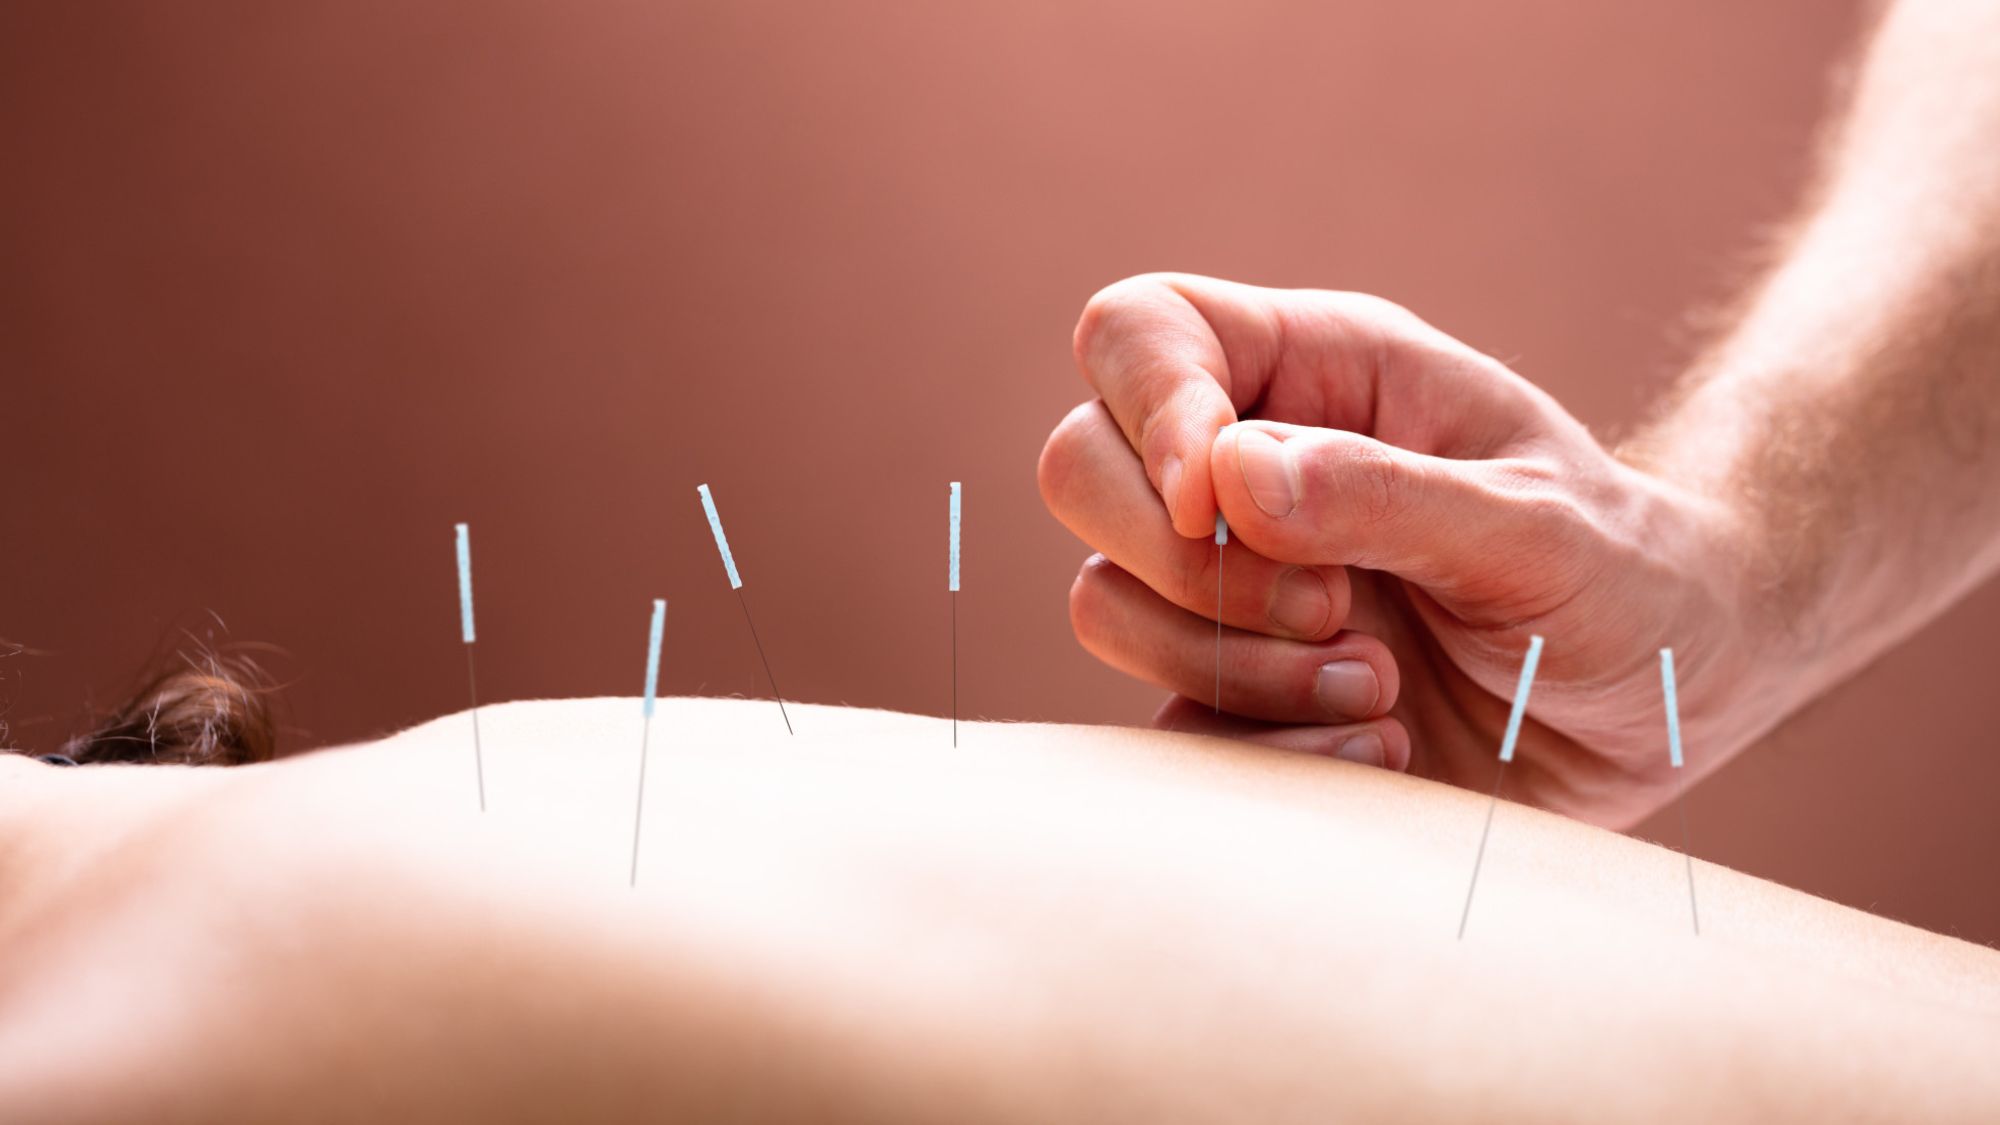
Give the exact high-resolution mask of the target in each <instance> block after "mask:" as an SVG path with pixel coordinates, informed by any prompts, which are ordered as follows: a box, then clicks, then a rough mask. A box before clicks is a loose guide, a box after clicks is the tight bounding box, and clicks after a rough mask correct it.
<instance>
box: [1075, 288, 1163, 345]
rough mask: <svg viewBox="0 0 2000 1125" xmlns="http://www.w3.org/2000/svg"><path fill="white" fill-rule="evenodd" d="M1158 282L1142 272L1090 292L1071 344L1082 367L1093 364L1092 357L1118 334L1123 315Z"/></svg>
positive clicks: (1078, 319)
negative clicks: (1117, 330)
mask: <svg viewBox="0 0 2000 1125" xmlns="http://www.w3.org/2000/svg"><path fill="white" fill-rule="evenodd" d="M1157 284H1158V278H1157V276H1156V275H1153V274H1140V275H1138V276H1136V277H1128V278H1125V279H1123V280H1121V281H1114V282H1112V283H1111V284H1109V285H1107V286H1105V287H1104V288H1102V289H1099V290H1098V291H1097V292H1095V293H1093V294H1091V295H1090V300H1088V301H1085V302H1084V303H1083V314H1082V315H1081V316H1079V317H1078V318H1077V321H1076V331H1075V332H1074V333H1073V334H1072V335H1071V337H1070V347H1071V350H1072V351H1073V352H1074V354H1075V355H1076V362H1077V364H1078V365H1079V366H1083V367H1088V366H1090V363H1091V360H1092V357H1094V356H1096V355H1097V354H1098V353H1099V351H1100V350H1101V346H1102V345H1103V344H1104V343H1105V341H1106V340H1107V339H1108V338H1109V337H1110V336H1112V335H1114V334H1115V331H1116V329H1117V327H1118V325H1119V322H1120V321H1121V320H1122V319H1123V318H1124V314H1125V313H1126V312H1127V311H1128V310H1129V309H1130V308H1131V307H1132V306H1133V304H1134V303H1135V302H1137V301H1138V300H1140V299H1141V295H1142V294H1143V293H1144V292H1145V291H1146V290H1147V289H1149V288H1151V287H1153V286H1155V285H1157Z"/></svg>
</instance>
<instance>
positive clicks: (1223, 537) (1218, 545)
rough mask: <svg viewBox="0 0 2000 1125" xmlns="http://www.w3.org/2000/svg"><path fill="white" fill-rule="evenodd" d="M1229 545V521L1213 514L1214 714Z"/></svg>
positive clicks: (1219, 687) (1219, 694) (1219, 710)
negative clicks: (1225, 556)
mask: <svg viewBox="0 0 2000 1125" xmlns="http://www.w3.org/2000/svg"><path fill="white" fill-rule="evenodd" d="M1228 544H1229V521H1228V520H1225V519H1223V518H1222V513H1221V512H1217V513H1215V713H1216V714H1217V715H1220V714H1222V548H1223V547H1225V546H1227V545H1228Z"/></svg>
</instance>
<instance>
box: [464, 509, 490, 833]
mask: <svg viewBox="0 0 2000 1125" xmlns="http://www.w3.org/2000/svg"><path fill="white" fill-rule="evenodd" d="M457 531H458V618H459V629H460V632H461V633H463V635H464V637H465V692H466V696H467V697H468V698H469V699H470V701H471V708H470V710H471V714H472V769H473V773H474V776H476V777H477V778H478V779H479V811H480V812H485V811H486V760H485V755H484V753H483V752H482V751H481V750H480V748H479V675H478V673H477V671H476V670H475V669H474V668H473V662H472V642H473V639H474V633H473V629H472V538H471V533H470V532H469V531H468V530H467V528H466V525H464V524H462V523H461V524H458V525H457Z"/></svg>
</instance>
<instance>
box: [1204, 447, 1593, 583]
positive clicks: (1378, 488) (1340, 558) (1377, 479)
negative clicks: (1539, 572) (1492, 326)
mask: <svg viewBox="0 0 2000 1125" xmlns="http://www.w3.org/2000/svg"><path fill="white" fill-rule="evenodd" d="M1209 467H1210V472H1211V474H1212V476H1213V479H1214V481H1215V492H1216V500H1217V503H1218V504H1219V506H1220V507H1221V508H1222V512H1223V515H1224V517H1225V518H1227V519H1228V521H1229V526H1230V530H1231V531H1233V532H1234V533H1235V534H1236V536H1237V537H1238V538H1240V539H1242V540H1243V542H1244V543H1245V544H1246V545H1248V546H1249V547H1250V548H1251V549H1252V550H1254V551H1256V552H1257V553H1258V554H1260V555H1263V556H1265V557H1266V558H1271V559H1278V560H1282V561H1284V562H1290V563H1301V564H1307V563H1320V564H1327V565H1332V566H1359V567H1365V568H1368V569H1370V570H1383V571H1388V572H1390V573H1392V574H1395V575H1396V576H1398V577H1400V578H1405V579H1408V580H1409V581H1412V582H1415V583H1417V584H1418V585H1420V586H1423V587H1425V588H1427V589H1431V590H1433V591H1434V592H1446V593H1449V592H1453V591H1457V590H1459V589H1461V588H1463V587H1465V586H1468V585H1470V584H1472V583H1473V582H1475V581H1478V580H1480V579H1482V578H1484V577H1487V576H1490V575H1491V574H1492V573H1493V570H1494V569H1495V568H1496V567H1502V566H1507V565H1509V557H1510V554H1511V552H1514V551H1517V550H1519V549H1521V548H1523V547H1526V546H1530V545H1532V544H1533V543H1534V542H1535V540H1537V539H1539V538H1543V537H1544V536H1547V535H1550V534H1553V533H1555V531H1556V530H1557V529H1556V528H1554V527H1552V526H1550V524H1549V521H1548V520H1547V519H1546V518H1545V517H1546V516H1548V515H1549V513H1550V508H1549V506H1548V501H1549V500H1550V499H1552V498H1553V497H1554V496H1555V493H1554V492H1553V490H1547V491H1542V490H1538V489H1536V488H1535V486H1534V482H1535V481H1536V480H1538V479H1546V478H1547V476H1548V474H1546V473H1544V472H1539V471H1537V468H1536V466H1535V465H1534V463H1532V462H1528V461H1524V460H1507V461H1459V460H1453V459H1450V458H1445V457H1432V456H1428V455H1426V454H1421V453H1412V452H1410V451H1409V450H1406V449H1400V448H1397V447H1396V446H1393V445H1389V444H1387V443H1384V442H1380V441H1377V440H1375V439H1374V438H1370V437H1364V436H1362V435H1360V434H1355V433H1350V432H1348V431H1346V430H1328V429H1320V428H1317V427H1312V426H1291V425H1285V424H1283V423H1280V422H1263V421H1258V422H1238V423H1236V424H1234V425H1232V426H1229V427H1227V428H1225V429H1224V430H1223V431H1222V432H1221V434H1219V435H1218V436H1217V438H1216V442H1215V445H1214V446H1213V447H1212V448H1211V450H1210V459H1209Z"/></svg>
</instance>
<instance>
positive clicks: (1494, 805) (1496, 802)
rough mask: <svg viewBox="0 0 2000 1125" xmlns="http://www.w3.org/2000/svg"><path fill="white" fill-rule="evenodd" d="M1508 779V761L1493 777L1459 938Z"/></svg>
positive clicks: (1469, 910) (1463, 934) (1459, 926)
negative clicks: (1501, 792)
mask: <svg viewBox="0 0 2000 1125" xmlns="http://www.w3.org/2000/svg"><path fill="white" fill-rule="evenodd" d="M1505 780H1507V763H1506V762H1505V761H1502V762H1501V763H1500V773H1499V775H1498V776H1496V777H1495V778H1494V779H1493V800H1492V801H1491V802H1490V803H1489V804H1488V805H1487V806H1486V827H1484V828H1482V829H1480V830H1479V854H1477V855H1475V856H1473V857H1472V882H1471V883H1470V884H1468V885H1467V886H1466V888H1465V910H1464V911H1462V912H1461V913H1460V914H1459V916H1458V940H1460V941H1464V940H1465V923H1466V920H1467V919H1469V918H1471V917H1472V892H1473V891H1474V890H1476V889H1477V888H1478V887H1479V865H1480V864H1481V863H1484V862H1485V861H1486V837H1487V836H1488V835H1490V834H1491V833H1492V831H1493V812H1494V810H1495V809H1498V808H1499V807H1500V783H1501V782H1503V781H1505Z"/></svg>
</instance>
